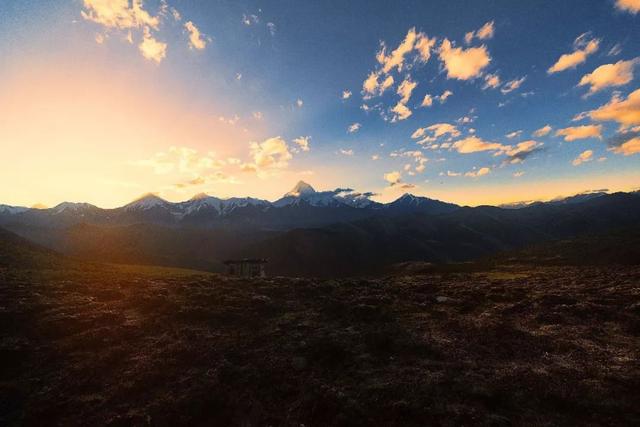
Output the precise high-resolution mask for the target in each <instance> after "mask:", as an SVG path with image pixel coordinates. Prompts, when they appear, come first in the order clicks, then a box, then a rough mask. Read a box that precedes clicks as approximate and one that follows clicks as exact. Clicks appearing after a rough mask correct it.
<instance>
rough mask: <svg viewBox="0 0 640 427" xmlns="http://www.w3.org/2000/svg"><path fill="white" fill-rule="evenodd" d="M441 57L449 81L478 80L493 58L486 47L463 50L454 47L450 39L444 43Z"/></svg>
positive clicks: (440, 52)
mask: <svg viewBox="0 0 640 427" xmlns="http://www.w3.org/2000/svg"><path fill="white" fill-rule="evenodd" d="M439 56H440V60H441V61H442V62H443V64H444V67H445V69H446V70H447V78H449V79H458V80H469V79H473V78H476V77H478V76H480V75H481V74H482V71H483V69H484V68H485V67H486V66H487V65H489V63H490V62H491V56H489V52H488V51H487V48H486V47H485V46H484V45H483V46H480V47H471V48H468V49H463V48H461V47H454V46H453V44H452V43H451V42H450V41H449V40H448V39H444V40H443V41H442V43H441V45H440V49H439Z"/></svg>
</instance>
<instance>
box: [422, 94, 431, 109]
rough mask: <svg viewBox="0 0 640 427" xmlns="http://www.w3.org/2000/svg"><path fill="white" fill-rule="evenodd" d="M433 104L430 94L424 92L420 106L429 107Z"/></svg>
mask: <svg viewBox="0 0 640 427" xmlns="http://www.w3.org/2000/svg"><path fill="white" fill-rule="evenodd" d="M432 105H433V98H432V97H431V95H429V94H426V95H425V96H424V99H423V100H422V103H421V104H420V106H421V107H431V106H432Z"/></svg>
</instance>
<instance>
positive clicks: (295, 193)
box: [284, 181, 316, 197]
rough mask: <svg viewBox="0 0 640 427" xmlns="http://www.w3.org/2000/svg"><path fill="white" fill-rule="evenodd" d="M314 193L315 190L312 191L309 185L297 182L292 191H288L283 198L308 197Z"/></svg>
mask: <svg viewBox="0 0 640 427" xmlns="http://www.w3.org/2000/svg"><path fill="white" fill-rule="evenodd" d="M314 193H316V190H314V188H313V187H312V186H311V185H309V184H307V183H306V182H304V181H298V183H297V184H296V186H295V187H293V189H292V190H291V191H289V192H288V193H287V194H285V195H284V197H300V196H308V195H310V194H314Z"/></svg>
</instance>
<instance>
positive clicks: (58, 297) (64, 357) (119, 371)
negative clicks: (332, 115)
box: [0, 264, 640, 426]
mask: <svg viewBox="0 0 640 427" xmlns="http://www.w3.org/2000/svg"><path fill="white" fill-rule="evenodd" d="M638 277H640V270H638V268H637V267H626V268H621V267H618V268H615V269H614V268H610V267H605V268H594V267H579V268H572V267H547V268H535V269H496V270H491V271H485V272H479V273H451V272H450V273H446V274H430V275H421V276H408V275H407V276H404V275H403V276H395V277H385V278H380V279H343V280H307V279H286V278H273V279H261V280H237V279H229V278H224V277H222V276H217V275H211V274H205V273H196V272H187V271H178V270H166V269H165V270H162V269H156V268H153V269H151V268H146V269H140V268H133V267H115V266H103V267H100V266H97V265H94V266H92V267H91V268H83V267H81V265H80V264H77V265H76V266H75V267H74V268H69V269H65V270H47V269H43V270H40V271H34V270H33V269H31V270H24V269H19V268H9V269H7V268H3V267H0V300H1V301H2V307H1V308H0V319H1V320H2V321H1V322H0V336H2V337H3V338H2V340H0V357H1V359H2V364H0V378H1V380H0V424H2V425H41V424H42V423H43V422H45V423H46V424H49V425H283V426H289V425H290V426H300V425H302V424H304V425H311V426H314V425H322V426H335V425H403V426H412V425H415V426H418V425H420V426H422V425H444V426H448V425H450V426H454V425H505V426H506V425H638V424H639V423H640V408H639V407H638V405H637V402H638V401H639V400H640V367H639V366H638V363H637V361H638V360H639V359H640V339H639V338H638V337H639V336H640V335H639V334H640V294H639V293H638Z"/></svg>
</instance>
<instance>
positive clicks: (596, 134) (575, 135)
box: [556, 125, 602, 142]
mask: <svg viewBox="0 0 640 427" xmlns="http://www.w3.org/2000/svg"><path fill="white" fill-rule="evenodd" d="M556 136H563V137H564V140H565V141H568V142H570V141H575V140H578V139H588V138H598V139H602V125H584V126H572V127H567V128H564V129H558V130H557V131H556Z"/></svg>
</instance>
